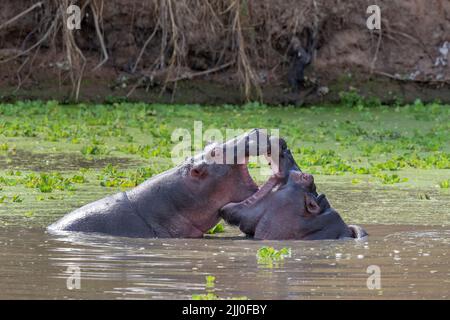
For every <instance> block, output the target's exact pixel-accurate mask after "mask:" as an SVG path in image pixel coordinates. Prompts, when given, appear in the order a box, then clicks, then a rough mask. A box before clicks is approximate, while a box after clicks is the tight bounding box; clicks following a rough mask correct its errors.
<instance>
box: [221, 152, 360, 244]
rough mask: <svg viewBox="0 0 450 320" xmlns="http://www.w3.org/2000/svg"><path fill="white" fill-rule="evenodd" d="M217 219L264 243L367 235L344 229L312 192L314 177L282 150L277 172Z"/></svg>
mask: <svg viewBox="0 0 450 320" xmlns="http://www.w3.org/2000/svg"><path fill="white" fill-rule="evenodd" d="M221 216H222V217H223V219H224V220H225V221H227V222H228V223H230V224H232V225H236V226H239V228H240V230H241V231H242V232H244V233H245V234H246V235H247V236H249V237H253V238H255V239H267V240H287V239H299V240H320V239H344V238H361V237H364V236H366V235H367V233H366V232H365V231H364V230H363V229H362V228H361V227H358V226H352V225H351V226H348V225H347V224H346V223H345V222H344V221H343V220H342V218H341V216H340V215H339V213H338V212H337V211H336V210H334V209H333V208H332V207H331V206H330V204H329V202H328V200H327V198H326V197H325V195H323V194H321V195H319V194H318V193H317V191H316V186H315V184H314V178H313V176H312V175H310V174H306V173H302V172H301V171H300V170H299V169H298V166H297V165H296V164H295V161H294V159H293V157H292V154H291V153H290V151H289V150H287V149H286V150H284V151H283V157H281V159H280V172H279V173H278V174H276V175H273V176H272V177H271V178H270V179H269V180H268V181H267V183H266V184H265V185H263V186H262V187H261V188H260V189H259V191H258V192H257V193H255V194H254V195H253V196H252V197H250V198H248V199H246V200H244V201H242V202H239V203H229V204H227V205H226V206H224V207H223V208H222V209H221Z"/></svg>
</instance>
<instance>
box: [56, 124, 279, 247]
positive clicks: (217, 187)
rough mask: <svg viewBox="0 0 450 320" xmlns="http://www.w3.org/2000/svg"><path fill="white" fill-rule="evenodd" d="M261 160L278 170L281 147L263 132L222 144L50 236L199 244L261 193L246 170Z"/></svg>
mask: <svg viewBox="0 0 450 320" xmlns="http://www.w3.org/2000/svg"><path fill="white" fill-rule="evenodd" d="M263 142H264V143H263ZM258 155H264V156H266V157H267V158H268V159H269V161H272V163H273V164H274V165H275V166H276V164H277V162H278V160H277V159H278V155H279V142H278V138H276V137H274V136H272V137H271V136H269V135H267V133H266V132H265V131H264V130H259V129H254V130H252V131H250V132H248V133H246V134H244V135H242V136H240V137H237V138H235V139H232V140H230V141H228V142H225V143H223V144H214V145H211V146H207V147H206V148H205V150H204V151H203V152H201V153H200V154H199V155H197V156H194V157H191V158H189V159H186V160H185V161H184V162H183V163H182V164H181V165H179V166H176V167H175V168H173V169H171V170H168V171H166V172H163V173H161V174H159V175H157V176H155V177H152V178H150V179H149V180H147V181H145V182H143V183H142V184H140V185H138V186H137V187H135V188H133V189H131V190H129V191H126V192H120V193H117V194H115V195H112V196H108V197H106V198H103V199H100V200H97V201H95V202H92V203H89V204H87V205H85V206H83V207H81V208H79V209H76V210H75V211H73V212H71V213H68V214H67V215H65V216H63V217H62V218H61V219H60V220H58V221H56V222H55V223H53V224H51V225H50V226H49V227H48V228H47V230H48V231H49V232H50V233H57V232H61V231H78V232H95V233H102V234H107V235H112V236H122V237H135V238H154V237H158V238H200V237H202V236H203V234H204V233H206V232H207V231H208V230H209V229H210V228H212V227H213V226H214V225H216V224H217V223H218V222H219V221H220V216H219V209H220V208H222V207H223V206H225V205H226V204H227V203H230V202H240V201H243V200H245V199H247V198H248V197H250V196H252V195H253V194H254V193H255V192H256V191H257V190H258V186H257V185H256V184H255V182H254V181H253V179H252V178H251V176H250V174H249V172H248V168H247V160H248V157H249V156H258ZM230 159H231V161H230ZM219 160H220V161H219Z"/></svg>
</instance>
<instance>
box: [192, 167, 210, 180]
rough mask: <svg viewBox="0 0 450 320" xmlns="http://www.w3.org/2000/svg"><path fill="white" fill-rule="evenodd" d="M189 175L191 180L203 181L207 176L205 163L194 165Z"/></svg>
mask: <svg viewBox="0 0 450 320" xmlns="http://www.w3.org/2000/svg"><path fill="white" fill-rule="evenodd" d="M189 173H190V175H191V177H193V178H198V179H203V178H205V177H206V176H207V175H208V168H207V165H206V164H205V163H201V164H197V165H194V166H193V167H192V168H191V170H190V172H189Z"/></svg>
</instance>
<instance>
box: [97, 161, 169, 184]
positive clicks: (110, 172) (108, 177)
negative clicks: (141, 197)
mask: <svg viewBox="0 0 450 320" xmlns="http://www.w3.org/2000/svg"><path fill="white" fill-rule="evenodd" d="M163 167H164V168H166V169H168V168H169V167H168V166H163ZM164 170H165V169H162V168H160V166H156V165H155V167H144V168H138V169H136V170H133V171H130V170H128V171H121V170H119V169H118V168H117V167H115V166H113V165H111V164H108V165H107V166H106V167H105V168H104V169H103V170H102V171H101V173H100V174H99V175H98V176H97V179H98V180H100V185H101V186H103V187H121V188H131V187H135V186H137V185H138V184H140V183H142V182H144V181H145V180H147V179H149V178H151V177H152V176H154V175H155V174H158V173H160V172H162V171H164Z"/></svg>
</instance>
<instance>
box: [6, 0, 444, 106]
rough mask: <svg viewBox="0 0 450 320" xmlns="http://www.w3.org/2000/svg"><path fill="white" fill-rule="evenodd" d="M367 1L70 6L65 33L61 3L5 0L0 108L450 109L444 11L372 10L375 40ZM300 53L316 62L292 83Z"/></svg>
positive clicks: (94, 0) (405, 2) (168, 0)
mask: <svg viewBox="0 0 450 320" xmlns="http://www.w3.org/2000/svg"><path fill="white" fill-rule="evenodd" d="M372 2H373V1H369V0H352V1H346V2H345V3H344V2H342V1H338V0H333V1H325V0H311V1H307V0H303V1H294V0H288V1H285V0H275V1H273V0H266V1H251V0H248V1H240V0H222V1H209V2H201V1H200V2H198V1H191V0H183V1H173V0H155V1H140V2H135V1H130V0H113V1H108V2H104V1H101V0H91V1H72V2H70V3H74V4H78V5H79V6H80V7H81V9H82V10H81V23H80V26H81V29H80V30H74V31H70V30H68V28H67V23H66V21H67V19H69V15H68V14H67V11H66V8H67V7H68V5H69V4H70V3H69V1H68V0H63V1H51V0H46V1H42V2H41V3H42V5H40V6H38V5H37V4H39V3H36V2H35V1H30V0H19V1H12V0H4V1H2V10H1V12H0V99H2V100H6V99H23V98H39V99H58V100H74V99H79V100H86V101H105V100H108V99H110V100H117V99H124V98H126V99H129V100H140V101H147V102H178V103H207V104H219V103H241V102H243V101H245V100H246V99H262V100H263V101H264V102H266V103H271V104H290V103H297V104H301V103H307V104H308V103H318V102H335V101H337V100H338V94H339V92H340V91H345V90H349V89H350V88H356V89H357V90H358V91H359V92H360V93H361V94H362V95H366V96H378V97H380V98H381V100H383V101H385V102H392V101H394V100H397V99H400V100H403V101H407V102H409V101H413V100H415V99H416V98H420V99H422V100H424V101H431V100H435V99H439V100H441V101H444V102H449V101H450V93H449V92H450V90H449V89H450V67H449V60H450V53H449V51H450V3H449V2H448V1H443V0H433V1H425V0H414V1H411V0H399V1H395V2H392V1H389V2H388V1H380V2H379V6H380V8H381V31H379V30H374V31H371V30H369V29H368V28H367V27H366V19H367V17H368V14H367V13H366V9H367V7H368V6H369V5H371V4H373V3H372ZM27 10H28V11H27ZM23 12H25V14H21V13H23ZM302 50H303V51H302ZM302 52H307V53H308V54H310V55H311V57H312V64H311V65H307V66H306V69H305V77H301V79H299V78H298V75H299V74H301V70H298V68H299V64H298V57H299V53H302ZM292 75H294V76H295V77H296V78H295V77H294V78H295V79H294V80H292Z"/></svg>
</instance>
